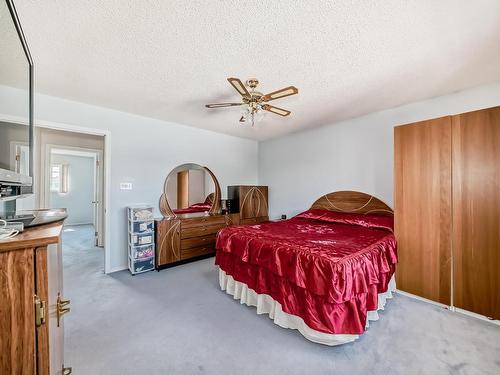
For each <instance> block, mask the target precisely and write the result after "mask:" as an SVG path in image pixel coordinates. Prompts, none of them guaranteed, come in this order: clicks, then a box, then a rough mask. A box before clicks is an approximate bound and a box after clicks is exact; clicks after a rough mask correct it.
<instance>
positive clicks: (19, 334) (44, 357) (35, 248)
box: [0, 222, 69, 375]
mask: <svg viewBox="0 0 500 375" xmlns="http://www.w3.org/2000/svg"><path fill="white" fill-rule="evenodd" d="M61 229H62V222H60V223H55V224H48V225H44V226H40V227H35V228H30V229H27V230H25V231H24V232H23V233H21V234H20V235H18V236H17V237H15V238H13V239H10V240H7V241H2V242H0V301H2V303H1V304H0V373H1V374H30V375H33V374H47V375H49V374H63V370H64V328H63V324H64V322H63V317H62V314H63V313H64V312H66V311H69V310H64V309H68V307H67V305H65V303H64V302H65V301H63V300H62V296H63V284H62V253H61V246H60V232H61ZM62 305H65V306H66V307H63V306H62ZM58 312H59V313H58ZM65 371H66V373H68V371H69V369H66V370H65Z"/></svg>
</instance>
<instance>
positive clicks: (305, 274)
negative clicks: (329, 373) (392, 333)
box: [215, 210, 397, 334]
mask: <svg viewBox="0 0 500 375" xmlns="http://www.w3.org/2000/svg"><path fill="white" fill-rule="evenodd" d="M216 247H217V254H216V259H215V262H216V264H217V265H219V266H220V268H221V269H222V270H224V271H225V272H226V273H227V274H228V275H231V276H232V277H233V278H234V279H235V280H236V281H239V282H242V283H245V284H247V285H248V287H249V288H251V289H253V290H254V291H255V292H257V293H258V294H268V295H270V296H271V297H272V298H273V299H274V300H276V301H278V302H279V303H280V304H281V305H282V308H283V311H285V312H287V313H289V314H293V315H297V316H299V317H301V318H302V319H303V320H304V321H305V323H306V324H307V325H308V326H309V327H310V328H312V329H315V330H318V331H321V332H325V333H336V334H342V333H343V334H360V333H363V332H364V330H365V325H366V316H367V311H371V310H376V309H377V305H378V297H377V295H378V293H382V292H385V291H387V286H388V283H389V280H390V278H391V276H392V275H393V273H394V271H395V266H396V262H397V250H396V240H395V238H394V235H393V233H392V218H390V217H382V216H375V215H356V214H339V213H335V212H330V211H323V210H309V211H306V212H304V213H302V214H299V215H297V216H295V217H294V218H292V219H290V220H286V221H281V222H272V223H266V224H260V225H251V226H232V227H228V228H225V229H223V230H221V231H220V232H219V234H218V236H217V244H216Z"/></svg>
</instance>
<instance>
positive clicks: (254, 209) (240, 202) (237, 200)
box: [227, 185, 269, 224]
mask: <svg viewBox="0 0 500 375" xmlns="http://www.w3.org/2000/svg"><path fill="white" fill-rule="evenodd" d="M267 193H268V187H267V186H249V185H236V186H228V187H227V197H228V199H230V200H232V201H233V204H234V205H235V206H236V208H237V211H236V212H238V213H239V223H240V224H258V223H262V222H264V221H268V220H269V210H268V207H269V204H268V195H267Z"/></svg>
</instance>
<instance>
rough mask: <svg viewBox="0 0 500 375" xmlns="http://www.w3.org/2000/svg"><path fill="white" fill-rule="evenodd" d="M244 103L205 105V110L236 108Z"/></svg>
mask: <svg viewBox="0 0 500 375" xmlns="http://www.w3.org/2000/svg"><path fill="white" fill-rule="evenodd" d="M243 104H245V103H214V104H205V107H207V108H223V107H236V106H238V105H243Z"/></svg>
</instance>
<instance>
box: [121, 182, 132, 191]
mask: <svg viewBox="0 0 500 375" xmlns="http://www.w3.org/2000/svg"><path fill="white" fill-rule="evenodd" d="M120 190H132V183H131V182H120Z"/></svg>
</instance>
